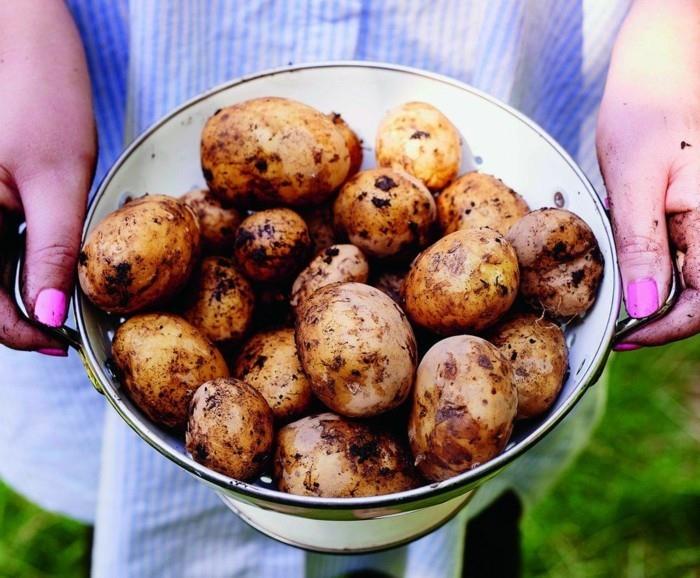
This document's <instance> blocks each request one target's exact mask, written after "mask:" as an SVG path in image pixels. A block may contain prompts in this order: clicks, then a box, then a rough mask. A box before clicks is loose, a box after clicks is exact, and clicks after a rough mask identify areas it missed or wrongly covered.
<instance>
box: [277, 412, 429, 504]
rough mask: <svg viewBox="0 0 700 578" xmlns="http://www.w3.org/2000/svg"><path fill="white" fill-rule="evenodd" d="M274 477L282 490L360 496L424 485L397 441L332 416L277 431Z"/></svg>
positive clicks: (316, 417)
mask: <svg viewBox="0 0 700 578" xmlns="http://www.w3.org/2000/svg"><path fill="white" fill-rule="evenodd" d="M276 445H277V449H276V451H275V458H274V478H275V482H276V483H277V488H278V489H279V490H280V491H282V492H287V493H290V494H297V495H300V496H320V497H325V498H359V497H364V496H380V495H383V494H392V493H394V492H403V491H405V490H410V489H411V488H415V487H417V486H418V485H420V477H419V475H418V473H417V472H416V471H415V469H414V468H413V465H412V464H411V456H410V454H409V452H408V451H407V448H405V447H404V445H403V444H402V443H401V442H400V441H399V440H398V438H396V437H394V436H392V435H390V434H389V433H387V432H384V431H378V430H376V429H375V428H373V427H371V426H369V425H367V424H365V423H360V422H356V421H352V420H348V419H344V418H342V417H339V416H337V415H334V414H332V413H322V414H320V415H315V416H311V417H306V418H303V419H300V420H299V421H296V422H294V423H291V424H289V425H287V426H285V427H283V428H282V429H281V430H280V431H279V432H278V433H277V444H276Z"/></svg>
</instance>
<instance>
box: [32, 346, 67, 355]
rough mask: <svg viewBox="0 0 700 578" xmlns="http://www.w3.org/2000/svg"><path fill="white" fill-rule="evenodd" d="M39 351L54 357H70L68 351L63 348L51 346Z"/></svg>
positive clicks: (38, 350) (38, 351)
mask: <svg viewBox="0 0 700 578" xmlns="http://www.w3.org/2000/svg"><path fill="white" fill-rule="evenodd" d="M37 353H41V354H42V355H51V356H52V357H68V352H67V351H64V350H63V349H53V348H51V347H47V348H45V349H37Z"/></svg>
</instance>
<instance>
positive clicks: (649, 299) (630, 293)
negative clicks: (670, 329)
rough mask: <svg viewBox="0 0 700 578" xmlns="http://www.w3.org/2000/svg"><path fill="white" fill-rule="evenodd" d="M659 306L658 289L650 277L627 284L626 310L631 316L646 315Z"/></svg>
mask: <svg viewBox="0 0 700 578" xmlns="http://www.w3.org/2000/svg"><path fill="white" fill-rule="evenodd" d="M658 308H659V290H658V289H657V288H656V281H655V280H654V279H651V278H647V279H640V280H639V281H635V282H634V283H630V284H629V285H627V312H628V313H629V314H630V315H631V316H632V317H637V318H639V317H646V316H647V315H651V314H652V313H654V311H656V310H657V309H658Z"/></svg>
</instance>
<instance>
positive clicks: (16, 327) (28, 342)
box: [0, 291, 67, 357]
mask: <svg viewBox="0 0 700 578" xmlns="http://www.w3.org/2000/svg"><path fill="white" fill-rule="evenodd" d="M0 343H2V344H3V345H5V346H7V347H10V348H11V349H20V350H23V351H39V352H40V353H44V354H46V355H53V356H60V357H64V356H66V355H67V353H66V348H65V346H64V345H62V344H61V342H60V341H58V340H56V339H53V338H52V337H49V336H48V335H45V334H44V333H43V332H42V331H41V330H40V329H39V328H38V327H35V326H33V325H32V324H31V323H29V322H27V321H26V320H24V319H23V318H22V317H21V315H20V313H19V311H18V310H17V307H16V306H15V304H14V302H13V301H12V299H10V296H9V295H8V294H7V293H6V292H5V291H0Z"/></svg>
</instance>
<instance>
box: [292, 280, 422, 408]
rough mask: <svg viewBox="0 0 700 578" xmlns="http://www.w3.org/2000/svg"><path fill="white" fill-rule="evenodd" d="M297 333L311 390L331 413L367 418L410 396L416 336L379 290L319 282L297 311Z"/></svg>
mask: <svg viewBox="0 0 700 578" xmlns="http://www.w3.org/2000/svg"><path fill="white" fill-rule="evenodd" d="M295 335H296V343H297V350H298V351H299V359H300V360H301V364H302V367H303V368H304V371H305V372H306V375H307V376H308V378H309V381H310V382H311V388H312V389H313V392H314V393H315V394H316V397H318V398H319V399H320V400H321V401H322V402H323V403H324V404H325V405H326V406H327V407H329V408H330V409H332V410H333V411H334V412H336V413H339V414H341V415H345V416H348V417H368V416H372V415H377V414H380V413H383V412H386V411H389V410H390V409H393V408H395V407H398V406H399V405H401V404H402V403H403V402H404V400H405V399H406V398H407V397H408V394H409V392H410V390H411V386H412V385H413V378H414V374H415V368H416V355H417V354H416V340H415V337H414V335H413V330H412V329H411V326H410V324H409V323H408V320H407V319H406V316H405V315H404V313H403V311H401V308H400V307H399V306H398V305H396V303H394V302H393V301H392V300H391V299H390V298H389V297H387V296H386V295H384V293H382V292H381V291H379V290H378V289H375V288H374V287H370V286H369V285H363V284H361V283H338V284H334V285H327V286H325V287H322V288H321V289H319V290H318V291H316V292H315V293H314V294H313V295H311V296H310V297H309V298H308V299H306V300H305V301H303V302H302V305H301V307H299V309H298V310H297V323H296V334H295Z"/></svg>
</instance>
